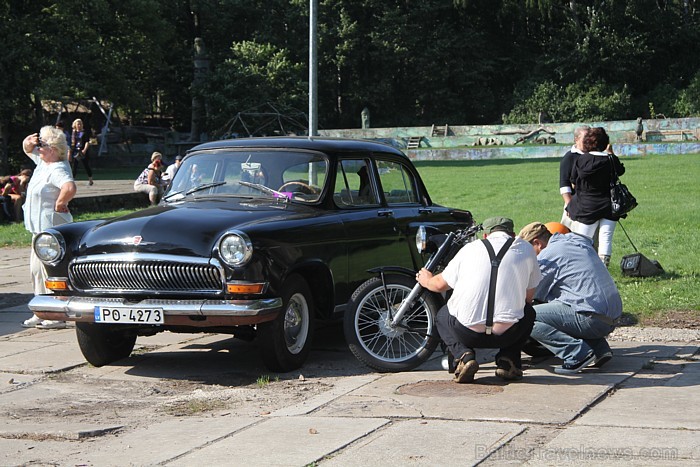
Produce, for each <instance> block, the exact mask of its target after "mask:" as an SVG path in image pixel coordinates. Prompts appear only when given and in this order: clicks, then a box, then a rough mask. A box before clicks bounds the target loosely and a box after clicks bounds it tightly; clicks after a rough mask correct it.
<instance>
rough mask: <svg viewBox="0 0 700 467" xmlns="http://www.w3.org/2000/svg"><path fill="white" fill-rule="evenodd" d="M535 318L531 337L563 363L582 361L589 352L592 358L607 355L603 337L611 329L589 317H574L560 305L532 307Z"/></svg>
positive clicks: (606, 346)
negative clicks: (535, 314) (592, 354)
mask: <svg viewBox="0 0 700 467" xmlns="http://www.w3.org/2000/svg"><path fill="white" fill-rule="evenodd" d="M535 311H536V312H537V316H536V317H535V325H534V326H533V328H532V334H531V337H532V338H533V339H535V340H537V341H538V342H539V343H540V344H542V345H543V346H545V347H546V348H547V349H549V350H550V351H551V352H552V353H553V354H554V355H556V356H557V357H559V358H561V359H562V360H564V363H570V364H575V363H578V362H580V361H582V360H583V359H584V358H585V357H586V355H588V353H589V352H590V351H591V350H593V352H594V353H595V355H596V357H600V356H602V355H603V354H604V353H606V352H610V346H609V345H608V342H607V341H606V340H605V336H607V335H608V334H610V332H611V331H612V330H613V329H614V328H615V327H614V326H611V325H609V324H607V323H604V322H603V321H601V320H599V319H597V318H595V317H593V316H590V314H583V313H577V312H576V311H574V309H573V308H571V307H570V306H569V305H566V304H565V303H562V302H557V301H554V302H549V303H542V304H541V305H535Z"/></svg>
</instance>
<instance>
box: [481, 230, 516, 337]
mask: <svg viewBox="0 0 700 467" xmlns="http://www.w3.org/2000/svg"><path fill="white" fill-rule="evenodd" d="M513 240H515V239H514V238H513V237H511V238H509V239H508V240H506V243H505V244H504V245H503V247H501V249H500V251H499V252H498V255H496V254H495V253H494V251H493V247H492V246H491V243H490V242H489V241H488V239H486V238H484V239H482V240H481V241H482V242H484V246H485V247H486V251H488V252H489V258H490V259H491V281H490V282H489V298H488V303H487V305H486V334H491V330H492V329H493V309H494V307H495V305H496V279H497V278H498V266H500V265H501V261H502V260H503V257H504V256H505V255H506V252H507V251H508V248H510V246H511V245H512V244H513Z"/></svg>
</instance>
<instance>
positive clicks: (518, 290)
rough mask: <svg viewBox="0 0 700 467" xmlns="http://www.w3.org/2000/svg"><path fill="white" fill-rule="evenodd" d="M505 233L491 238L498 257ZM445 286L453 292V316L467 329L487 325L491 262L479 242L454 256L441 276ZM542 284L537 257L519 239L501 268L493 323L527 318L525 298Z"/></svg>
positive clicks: (529, 246) (490, 236) (510, 249)
mask: <svg viewBox="0 0 700 467" xmlns="http://www.w3.org/2000/svg"><path fill="white" fill-rule="evenodd" d="M508 238H510V235H508V234H507V233H505V232H493V233H492V234H490V235H489V236H488V240H489V242H491V246H493V250H494V253H495V254H498V252H499V251H500V249H501V247H502V246H503V245H504V244H505V242H506V240H507V239H508ZM442 277H443V279H445V282H447V284H448V285H449V286H450V287H451V288H452V289H453V292H452V296H451V297H450V299H449V301H448V302H447V308H448V309H449V311H450V314H451V315H453V316H454V317H455V318H457V320H458V321H459V322H460V323H461V324H462V325H463V326H466V327H470V328H473V327H474V326H476V325H482V324H484V323H485V322H486V311H487V310H486V308H487V306H488V294H489V282H490V280H491V260H490V259H489V254H488V251H487V250H486V247H485V246H484V245H483V244H482V242H481V241H480V240H478V241H474V242H471V243H468V244H467V245H465V246H464V247H462V249H461V250H460V251H459V253H457V255H455V257H454V258H453V259H452V261H450V263H449V264H448V265H447V267H446V268H445V270H444V271H443V272H442ZM540 280H542V274H541V273H540V268H539V265H538V264H537V254H536V253H535V249H534V248H532V245H530V244H529V243H528V242H526V241H524V240H523V239H522V238H520V237H516V238H515V240H514V241H513V244H512V245H511V246H510V248H509V249H508V252H507V253H506V255H505V256H504V257H503V261H502V262H501V265H500V266H499V268H498V280H497V282H496V300H495V305H494V314H493V321H494V323H497V322H501V323H516V322H518V321H519V320H520V319H521V318H522V317H523V315H524V313H523V310H524V308H525V295H526V292H527V290H528V289H532V288H535V287H537V284H539V283H540Z"/></svg>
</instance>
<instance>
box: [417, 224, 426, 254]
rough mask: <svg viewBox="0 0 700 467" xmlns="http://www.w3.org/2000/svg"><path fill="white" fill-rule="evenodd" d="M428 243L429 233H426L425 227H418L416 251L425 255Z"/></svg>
mask: <svg viewBox="0 0 700 467" xmlns="http://www.w3.org/2000/svg"><path fill="white" fill-rule="evenodd" d="M427 243H428V233H427V232H426V231H425V226H424V225H421V226H419V227H418V232H416V249H417V250H418V253H423V252H424V251H425V248H426V247H427Z"/></svg>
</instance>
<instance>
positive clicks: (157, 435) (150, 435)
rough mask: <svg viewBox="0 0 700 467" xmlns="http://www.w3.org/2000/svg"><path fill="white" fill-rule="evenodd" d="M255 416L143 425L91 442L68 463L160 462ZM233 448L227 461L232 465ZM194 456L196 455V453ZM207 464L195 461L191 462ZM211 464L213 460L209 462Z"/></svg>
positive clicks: (251, 421) (241, 426)
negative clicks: (139, 427)
mask: <svg viewBox="0 0 700 467" xmlns="http://www.w3.org/2000/svg"><path fill="white" fill-rule="evenodd" d="M258 421H259V419H255V418H252V417H230V416H229V417H222V416H212V417H195V418H190V417H187V418H183V419H178V420H170V421H168V422H163V423H156V424H154V425H150V426H147V427H144V428H141V429H136V430H132V431H127V432H124V433H117V434H116V435H114V436H105V437H103V438H101V439H98V440H95V441H94V442H92V443H91V444H92V446H91V448H90V450H89V451H88V452H86V453H81V454H77V455H71V456H69V457H68V458H67V459H65V461H63V460H62V462H65V464H66V465H100V466H103V465H104V466H107V465H118V466H123V465H159V464H161V463H163V462H167V461H168V460H169V459H176V458H179V457H181V456H183V455H187V454H188V453H191V452H195V453H196V452H198V450H199V449H200V448H201V447H202V446H207V445H210V444H211V443H214V445H215V446H216V445H217V444H218V443H217V442H218V441H220V440H223V439H226V438H227V437H229V436H231V434H232V433H236V432H237V431H239V430H241V429H244V428H245V427H247V426H250V425H253V424H254V423H256V422H258ZM231 454H232V453H231V452H229V453H227V454H226V455H227V456H229V457H228V459H229V462H228V465H231ZM235 457H236V458H238V455H237V454H236V455H235ZM194 459H197V457H196V455H195V457H194ZM195 464H196V465H207V464H204V463H201V462H199V461H195V462H194V464H190V465H195ZM208 465H212V464H208Z"/></svg>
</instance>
